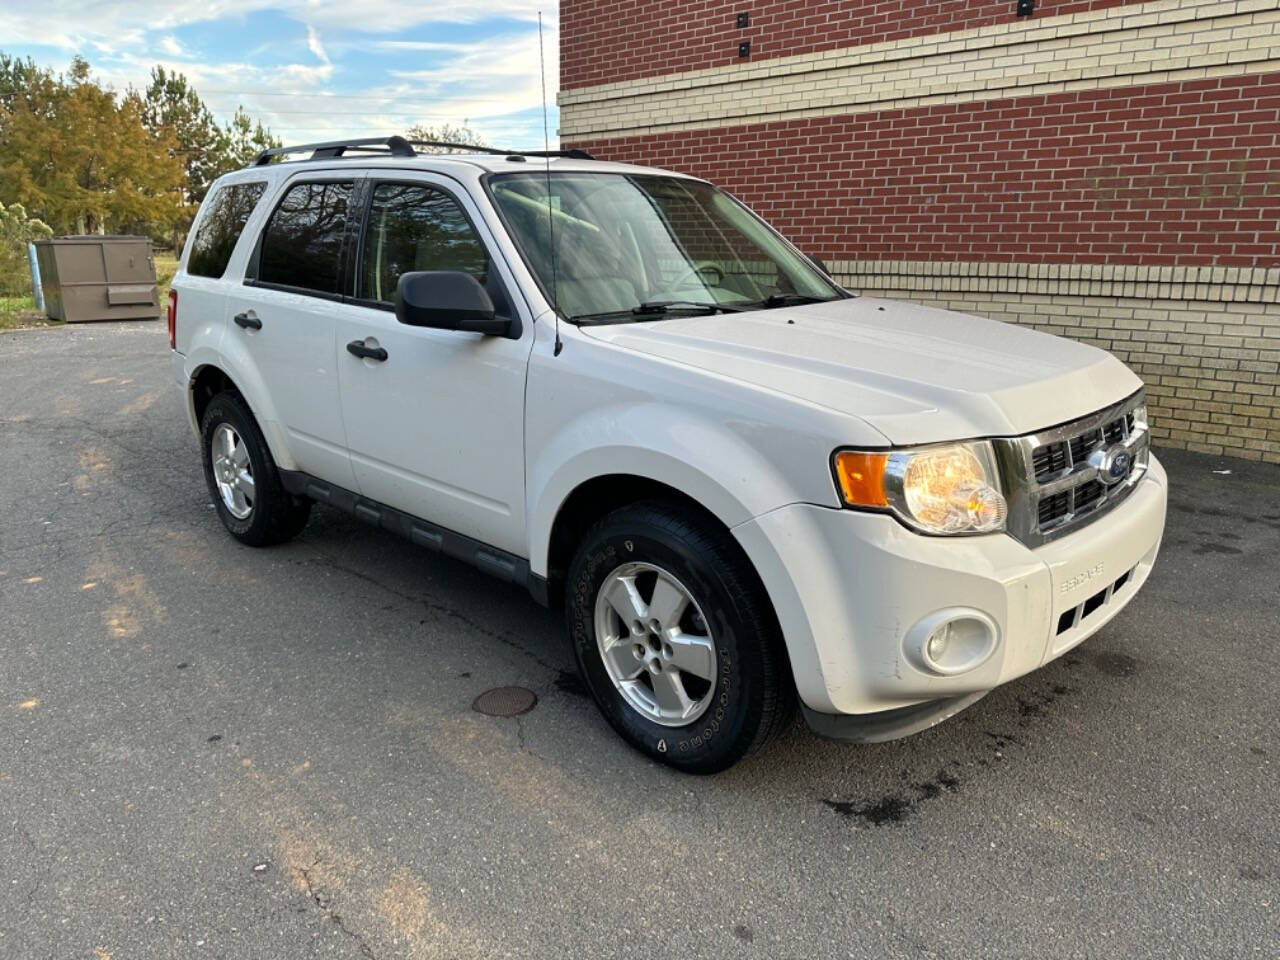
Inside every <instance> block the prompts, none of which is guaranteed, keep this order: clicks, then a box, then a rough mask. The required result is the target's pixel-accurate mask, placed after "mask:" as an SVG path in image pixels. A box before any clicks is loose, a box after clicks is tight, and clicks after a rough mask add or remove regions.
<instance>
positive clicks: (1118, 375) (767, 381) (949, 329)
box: [582, 297, 1142, 445]
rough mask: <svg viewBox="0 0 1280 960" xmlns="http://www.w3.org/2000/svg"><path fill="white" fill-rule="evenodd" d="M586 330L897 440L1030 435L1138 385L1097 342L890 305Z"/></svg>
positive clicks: (837, 305) (836, 304)
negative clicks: (809, 405)
mask: <svg viewBox="0 0 1280 960" xmlns="http://www.w3.org/2000/svg"><path fill="white" fill-rule="evenodd" d="M582 330H583V332H584V333H585V334H587V335H589V336H591V337H594V338H597V339H600V340H605V341H608V342H610V343H613V344H616V345H618V346H620V347H625V348H627V349H630V350H636V351H639V352H641V353H646V354H650V355H652V356H655V357H662V358H665V359H667V360H672V361H676V362H678V363H682V364H687V365H690V366H693V367H698V368H701V369H703V370H707V371H710V372H713V373H716V374H719V375H722V376H726V377H731V378H733V379H736V380H739V381H743V382H745V383H750V384H753V385H756V386H759V387H762V388H765V389H769V390H773V391H777V392H779V393H783V394H787V395H789V396H792V397H795V398H797V399H799V400H803V401H806V402H809V403H814V404H819V405H821V406H824V407H827V408H829V409H832V410H835V411H838V412H840V413H844V414H848V415H851V416H855V417H858V418H860V419H862V420H864V421H866V422H867V423H869V424H870V425H871V426H873V427H874V428H875V429H877V430H878V431H879V432H880V433H882V434H884V436H885V437H886V438H887V439H888V440H889V442H891V443H894V444H903V445H905V444H916V443H934V442H938V441H944V440H959V439H965V438H971V437H983V436H1002V435H1005V436H1007V435H1014V434H1023V433H1031V432H1033V431H1035V430H1040V429H1043V428H1045V427H1049V426H1053V425H1055V424H1059V423H1062V422H1064V421H1067V420H1072V419H1075V418H1077V417H1082V416H1084V415H1086V414H1089V413H1092V412H1094V411H1095V410H1098V409H1099V408H1101V407H1104V406H1106V405H1107V404H1109V403H1113V402H1116V401H1118V400H1121V399H1123V398H1124V397H1127V396H1128V395H1129V394H1131V393H1133V392H1134V391H1135V390H1137V389H1138V388H1139V387H1141V386H1142V381H1140V380H1139V379H1138V377H1137V376H1135V375H1134V373H1133V372H1132V371H1131V370H1129V368H1128V367H1126V366H1125V365H1124V364H1123V363H1121V362H1120V361H1119V360H1117V359H1116V358H1115V357H1113V356H1112V355H1111V354H1109V353H1107V352H1106V351H1104V350H1099V349H1098V348H1096V347H1091V346H1088V345H1086V344H1083V343H1078V342H1076V341H1074V340H1066V339H1063V338H1062V337H1055V336H1051V335H1049V334H1045V333H1039V332H1037V331H1035V330H1030V329H1027V328H1025V327H1019V326H1015V325H1013V324H1008V323H1002V322H1000V321H997V320H985V319H983V318H981V317H973V316H969V315H967V314H963V313H952V312H951V311H948V310H938V309H935V308H932V307H924V306H919V305H917V304H911V303H904V302H902V301H898V300H878V299H870V298H865V297H856V298H853V299H849V300H835V301H832V302H830V303H815V304H809V305H806V306H799V307H788V308H784V309H776V310H758V311H752V312H750V313H741V314H718V315H715V316H710V317H678V318H674V319H671V320H662V321H656V322H648V323H623V324H610V325H603V326H594V327H583V328H582Z"/></svg>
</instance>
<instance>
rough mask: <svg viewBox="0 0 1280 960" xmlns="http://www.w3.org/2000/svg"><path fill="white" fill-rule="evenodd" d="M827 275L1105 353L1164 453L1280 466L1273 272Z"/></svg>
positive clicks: (848, 267)
mask: <svg viewBox="0 0 1280 960" xmlns="http://www.w3.org/2000/svg"><path fill="white" fill-rule="evenodd" d="M829 266H831V268H832V271H833V273H835V274H836V277H837V279H839V280H840V282H841V283H843V284H845V285H846V286H848V287H849V288H850V289H852V290H859V291H861V292H863V293H865V294H866V295H868V296H879V297H890V298H894V299H900V300H911V301H914V302H917V303H926V304H930V305H933V306H939V307H944V308H946V309H948V310H958V311H962V312H965V313H972V314H978V315H979V316H985V317H992V318H993V319H997V320H1003V321H1006V322H1009V323H1019V324H1024V325H1026V326H1030V327H1034V328H1036V329H1037V330H1043V331H1045V332H1047V333H1054V334H1059V335H1061V336H1066V337H1072V338H1074V339H1077V340H1082V341H1084V342H1086V343H1091V344H1094V345H1095V346H1099V347H1102V348H1103V349H1105V350H1110V351H1111V352H1112V353H1114V354H1115V355H1116V356H1117V357H1119V358H1120V359H1121V360H1123V361H1124V362H1125V363H1127V364H1129V365H1130V366H1131V367H1133V369H1134V370H1135V371H1137V373H1138V375H1139V376H1141V377H1142V379H1143V380H1144V381H1146V384H1147V397H1148V402H1149V405H1150V410H1151V420H1152V436H1153V439H1154V440H1155V442H1156V443H1157V444H1158V445H1163V446H1168V447H1178V448H1182V449H1187V450H1195V451H1199V452H1201V453H1212V454H1226V455H1229V456H1234V457H1242V458H1245V459H1248V460H1266V461H1269V462H1272V463H1280V304H1277V302H1276V300H1277V289H1278V288H1277V284H1276V282H1275V280H1274V278H1271V277H1270V276H1269V273H1271V272H1275V271H1270V272H1268V271H1264V270H1249V269H1241V270H1238V271H1237V270H1227V269H1223V268H1220V267H1219V268H1213V267H1204V268H1178V267H1163V268H1162V267H1152V268H1147V267H1115V268H1109V267H1090V266H1089V265H1083V266H1082V265H1067V264H1062V265H1059V264H986V263H972V264H955V263H877V262H842V263H832V264H830V265H829ZM1091 272H1092V274H1093V275H1091ZM1019 274H1021V275H1020V276H1019ZM1151 274H1154V275H1155V276H1154V277H1153V276H1151ZM1162 274H1163V276H1162ZM1175 278H1176V279H1175ZM1255 278H1256V280H1257V282H1256V283H1255V282H1253V281H1254V280H1255ZM1215 279H1216V281H1217V282H1215ZM1242 281H1243V282H1242ZM1175 291H1176V298H1172V297H1171V294H1174V292H1175ZM1100 294H1101V295H1100Z"/></svg>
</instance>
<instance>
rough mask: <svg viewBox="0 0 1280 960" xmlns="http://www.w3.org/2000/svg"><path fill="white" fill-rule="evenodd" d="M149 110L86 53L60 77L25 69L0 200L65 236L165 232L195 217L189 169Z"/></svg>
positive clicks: (5, 136) (4, 139)
mask: <svg viewBox="0 0 1280 960" xmlns="http://www.w3.org/2000/svg"><path fill="white" fill-rule="evenodd" d="M144 115H145V105H144V102H143V100H142V98H141V97H140V96H139V95H138V94H136V93H132V92H131V93H129V94H126V95H125V96H124V97H122V98H120V99H119V100H117V98H116V95H115V93H114V92H112V91H111V90H109V89H106V88H104V87H102V86H100V85H99V84H98V83H97V82H96V81H94V80H93V78H92V76H91V74H90V70H89V64H88V63H87V62H85V61H84V60H83V59H81V58H80V57H76V58H75V60H73V61H72V64H71V67H70V69H69V70H68V72H67V74H65V75H61V76H57V77H54V76H53V75H52V74H40V73H39V72H37V73H36V74H35V75H26V73H25V71H24V78H23V83H22V84H21V89H17V90H16V91H15V92H14V93H13V94H12V97H11V102H10V103H9V104H8V105H7V106H6V107H5V108H4V111H3V116H2V117H0V196H2V197H4V198H5V199H7V200H10V201H13V200H17V201H19V202H21V203H23V204H25V205H26V207H27V208H28V209H29V210H31V211H32V212H33V213H35V214H36V215H37V216H39V217H40V218H41V219H42V220H44V221H45V222H47V223H48V224H49V225H50V226H51V227H52V228H53V229H54V230H56V231H57V232H59V233H71V232H77V233H90V232H104V231H105V230H107V229H108V228H110V229H113V230H119V229H132V230H136V229H139V228H141V229H148V228H151V229H152V230H158V231H163V230H166V229H168V228H169V227H171V226H172V225H174V224H175V223H177V222H178V221H180V220H181V219H182V218H183V217H185V216H187V215H188V209H187V204H186V202H185V198H184V196H183V191H184V189H185V187H186V173H185V171H184V169H183V165H182V162H181V160H180V159H179V157H178V145H177V142H176V141H175V140H174V138H173V135H172V133H170V132H168V131H165V130H161V131H152V130H149V129H148V128H147V126H146V124H145V123H144Z"/></svg>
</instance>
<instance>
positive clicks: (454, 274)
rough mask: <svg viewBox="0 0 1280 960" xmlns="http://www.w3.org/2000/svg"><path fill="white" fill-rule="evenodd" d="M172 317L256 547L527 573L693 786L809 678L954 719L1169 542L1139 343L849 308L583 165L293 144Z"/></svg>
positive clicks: (654, 190) (882, 728) (642, 173)
mask: <svg viewBox="0 0 1280 960" xmlns="http://www.w3.org/2000/svg"><path fill="white" fill-rule="evenodd" d="M299 153H306V154H309V156H307V157H305V158H304V159H301V160H295V161H289V160H287V156H290V155H296V154H299ZM277 161H282V162H277ZM169 323H170V339H171V345H172V347H173V350H174V352H173V372H174V376H175V378H176V379H177V382H178V384H179V385H180V386H181V387H182V388H183V390H185V391H186V395H187V398H188V406H189V411H190V416H191V422H192V424H193V425H194V426H195V428H196V431H197V432H198V434H199V436H200V443H201V449H202V451H203V454H204V467H205V474H206V476H207V478H208V482H209V490H210V493H211V495H212V497H213V500H214V503H215V504H216V506H217V509H218V513H219V515H220V516H221V518H222V521H223V523H224V524H225V525H226V527H227V529H228V530H229V531H230V532H231V533H232V535H233V536H235V537H237V538H238V539H240V540H241V541H243V542H245V543H249V544H254V545H264V544H271V543H279V542H281V541H283V540H286V539H288V538H289V537H292V536H294V535H295V534H297V533H298V532H299V531H300V530H301V529H302V527H303V525H304V524H305V523H306V521H307V516H308V513H309V511H310V509H311V505H312V504H313V503H315V502H319V503H323V504H328V505H330V506H333V507H337V508H339V509H342V510H346V511H349V512H350V513H353V514H354V515H355V516H357V517H359V518H361V519H363V520H367V521H369V522H371V523H374V524H378V525H380V526H383V527H386V528H387V529H389V530H393V531H395V532H397V533H400V534H402V535H404V536H406V537H408V538H410V539H411V540H413V541H415V542H417V543H420V544H422V545H423V546H426V547H431V548H433V549H435V550H438V551H441V552H443V553H446V554H448V555H450V556H453V557H456V558H459V559H462V560H466V561H469V562H471V563H473V564H475V565H476V566H478V567H480V568H482V569H484V570H486V571H488V572H490V573H492V574H494V575H496V576H498V577H500V578H502V579H505V580H510V581H514V582H517V583H522V584H525V585H527V586H528V588H529V590H530V592H531V593H532V594H533V596H534V597H535V598H537V599H538V600H539V601H541V602H543V603H547V604H552V605H556V606H561V605H562V606H563V609H564V613H565V619H566V621H567V623H568V634H569V641H570V643H571V644H572V647H573V651H574V654H575V656H576V659H577V663H578V667H579V669H580V671H581V673H582V677H583V680H584V681H585V682H586V685H587V687H588V688H589V689H590V690H591V693H592V695H593V696H594V698H595V700H596V702H597V703H598V704H599V706H600V709H601V711H602V712H603V713H604V715H605V717H606V718H607V719H608V721H609V722H610V723H611V724H612V725H613V726H614V727H615V728H616V729H617V731H618V732H619V733H620V734H621V735H622V736H623V737H624V738H626V739H627V740H628V741H629V742H630V743H632V744H633V745H634V746H636V747H637V748H639V749H640V750H642V751H644V752H646V753H647V754H649V755H650V756H652V757H654V758H655V759H658V760H661V761H662V762H664V763H668V764H671V765H672V766H675V767H678V768H680V769H683V770H688V771H694V772H709V771H715V770H720V769H723V768H725V767H727V766H729V765H731V764H733V763H735V762H736V761H737V760H739V759H741V758H742V757H743V756H745V755H746V754H748V753H750V752H751V751H752V750H754V749H755V748H757V747H759V746H760V745H761V744H762V743H764V742H765V741H766V740H767V739H768V738H769V737H770V736H771V735H772V734H773V733H775V732H777V731H778V730H779V729H781V728H782V726H783V725H784V724H785V723H786V721H787V720H788V718H789V716H790V715H791V711H792V705H793V704H794V702H795V697H796V695H797V694H798V698H799V701H800V705H801V708H802V710H803V712H804V715H805V717H806V719H807V720H808V722H809V724H810V725H811V726H812V727H813V728H814V729H815V730H816V731H818V732H819V733H820V734H823V735H825V736H829V737H835V738H839V739H845V740H854V741H864V742H865V741H873V740H885V739H890V738H893V737H898V736H903V735H905V734H908V733H912V732H915V731H917V730H921V729H924V728H926V727H928V726H931V725H933V724H935V723H937V722H939V721H940V720H942V719H944V718H945V717H947V716H950V715H951V714H953V713H955V712H956V711H958V710H960V709H962V708H964V707H965V706H967V705H969V704H971V703H973V702H974V701H975V700H976V699H978V698H979V697H981V696H982V695H983V694H985V693H987V692H988V691H990V690H991V689H992V688H994V687H995V686H997V685H998V684H1001V683H1004V682H1006V681H1008V680H1011V679H1013V678H1015V677H1018V676H1021V675H1023V674H1025V673H1027V672H1028V671H1031V670H1034V669H1035V668H1037V667H1039V666H1041V665H1042V664H1044V663H1046V662H1048V661H1049V660H1052V659H1053V658H1055V657H1057V656H1059V655H1061V654H1062V653H1063V652H1064V651H1066V650H1068V649H1070V648H1071V647H1073V646H1075V645H1076V644H1078V643H1080V642H1081V641H1082V640H1084V639H1085V638H1086V637H1087V636H1089V635H1090V634H1092V633H1094V632H1095V631H1096V630H1098V628H1099V627H1101V626H1102V625H1103V624H1105V623H1106V622H1107V621H1108V620H1110V619H1111V618H1112V617H1114V616H1115V615H1116V614H1117V613H1118V612H1119V611H1120V610H1121V609H1122V608H1123V607H1124V606H1125V604H1127V603H1128V602H1129V601H1130V600H1131V599H1132V598H1133V596H1134V594H1135V592H1136V591H1137V590H1138V589H1139V588H1140V587H1141V586H1142V583H1143V581H1145V580H1146V578H1147V575H1148V573H1149V572H1150V570H1151V566H1152V563H1153V562H1154V560H1155V556H1156V551H1157V549H1158V548H1159V544H1160V537H1161V533H1162V530H1163V527H1164V516H1165V499H1166V497H1165V487H1166V479H1165V473H1164V471H1163V470H1162V469H1161V467H1160V465H1159V463H1158V462H1157V461H1156V460H1155V459H1154V458H1153V457H1152V456H1151V455H1150V453H1149V439H1148V431H1147V415H1146V407H1145V404H1144V402H1143V394H1142V384H1141V382H1140V381H1139V380H1138V378H1137V377H1136V376H1134V374H1133V373H1132V372H1131V371H1130V370H1129V369H1128V368H1126V367H1125V366H1124V365H1123V364H1122V363H1120V362H1119V361H1118V360H1116V359H1115V358H1114V357H1112V356H1111V355H1110V354H1108V353H1105V352H1103V351H1101V350H1098V349H1095V348H1093V347H1090V346H1086V345H1084V344H1081V343H1076V342H1073V341H1070V340H1062V339H1058V338H1055V337H1051V336H1047V335H1044V334H1040V333H1036V332H1033V331H1030V330H1026V329H1022V328H1019V327H1014V326H1007V325H1005V324H1001V323H998V322H993V321H989V320H983V319H979V318H976V317H970V316H964V315H961V314H955V313H947V312H944V311H940V310H934V309H928V308H924V307H920V306H915V305H910V304H905V303H899V302H894V301H885V300H875V299H870V298H866V297H857V296H853V295H851V294H850V293H848V292H847V291H845V290H842V289H841V288H840V287H839V286H837V285H836V284H835V283H834V282H833V281H832V280H831V279H830V277H829V276H827V274H826V272H825V269H824V268H823V267H822V265H821V263H820V262H819V261H816V260H812V259H810V258H808V257H805V256H804V255H802V254H801V253H799V252H798V251H797V250H796V249H795V248H794V247H793V246H791V244H789V243H788V242H787V241H786V240H784V239H783V238H782V237H781V236H779V235H778V234H777V233H776V232H774V231H773V230H772V229H771V228H770V227H769V226H768V225H767V224H765V223H764V222H763V221H761V220H760V219H759V218H758V217H756V216H755V215H753V214H752V213H751V212H750V211H749V210H748V209H746V208H745V207H744V206H742V205H741V204H740V203H738V202H737V201H735V200H734V199H733V198H732V197H730V196H729V195H727V194H725V193H723V192H722V191H720V190H718V189H716V188H715V187H713V186H711V185H710V184H708V183H705V182H703V181H701V180H696V179H693V178H690V177H686V176H681V175H679V174H674V173H668V172H665V171H660V170H653V169H645V168H641V167H632V166H626V165H621V164H615V163H601V162H595V161H593V160H591V159H590V157H588V156H586V155H585V154H581V153H577V152H569V153H561V154H555V155H553V156H545V155H541V154H520V153H506V152H500V153H499V152H494V153H492V154H485V153H476V154H474V155H447V156H446V155H439V154H437V155H423V154H420V153H419V152H417V151H415V149H414V147H413V146H412V145H411V144H410V143H408V142H406V141H404V140H402V139H400V138H398V137H393V138H390V139H386V140H378V141H368V140H365V141H354V142H343V143H330V144H309V145H306V146H305V147H294V148H287V149H284V150H278V151H268V152H267V153H266V154H264V155H263V156H261V157H260V158H259V159H258V161H257V162H256V163H255V165H254V166H252V167H250V168H249V169H246V170H241V171H239V172H236V173H233V174H230V175H228V176H225V177H223V178H221V179H220V180H219V181H218V182H217V183H216V184H215V185H214V187H213V189H212V190H210V192H209V195H208V197H207V198H206V199H205V201H204V204H203V206H202V207H201V211H200V215H199V218H198V219H197V221H196V224H195V227H194V229H193V230H192V233H191V237H190V239H189V240H188V243H187V246H186V249H185V251H184V252H183V257H182V263H181V266H180V268H179V270H178V273H177V276H176V277H175V278H174V282H173V291H172V293H171V294H170V301H169Z"/></svg>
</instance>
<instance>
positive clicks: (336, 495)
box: [280, 470, 548, 607]
mask: <svg viewBox="0 0 1280 960" xmlns="http://www.w3.org/2000/svg"><path fill="white" fill-rule="evenodd" d="M280 482H281V483H282V484H283V485H284V488H285V489H286V490H288V491H289V492H290V493H292V494H293V495H294V496H296V497H307V498H309V499H311V500H314V501H315V502H316V503H323V504H325V505H326V506H330V507H333V508H335V509H337V510H341V511H342V512H343V513H348V514H350V515H351V516H353V517H355V518H356V519H357V520H363V521H364V522H365V523H369V524H372V525H373V526H375V527H381V528H382V529H383V530H389V531H391V532H392V533H395V534H399V535H400V536H402V537H404V538H405V539H406V540H410V541H412V542H413V543H416V544H418V546H421V547H426V548H427V549H428V550H434V551H435V552H437V553H443V554H444V555H445V556H448V557H453V558H454V559H455V560H461V561H463V562H464V563H469V564H471V566H473V567H476V568H478V569H480V570H483V571H484V572H485V573H487V574H489V575H490V576H493V577H497V578H498V579H499V580H504V581H506V582H507V583H516V584H519V585H521V586H523V587H525V588H526V589H527V590H528V591H529V593H530V594H532V595H533V598H534V599H535V600H537V601H538V602H539V603H540V604H542V605H543V606H544V607H545V606H547V602H548V592H547V581H546V579H545V578H543V577H539V576H537V575H536V574H534V573H533V572H532V571H530V569H529V561H528V560H525V559H524V558H523V557H517V556H516V555H515V554H513V553H507V552H506V551H505V550H499V549H498V548H497V547H491V546H489V544H487V543H481V542H480V541H479V540H475V539H473V538H471V537H468V536H464V535H463V534H461V533H455V532H454V531H452V530H446V529H445V528H444V527H440V526H437V525H436V524H434V523H429V522H428V521H426V520H422V519H420V518H418V517H415V516H413V515H412V514H408V513H405V512H404V511H403V510H397V509H395V508H394V507H388V506H387V505H386V504H383V503H378V501H376V500H370V499H369V498H368V497H362V496H360V494H358V493H356V492H354V491H352V490H348V489H346V488H345V487H340V486H338V485H337V484H333V483H329V482H327V481H325V480H321V479H319V478H318V477H313V476H311V474H309V473H303V472H302V471H300V470H281V471H280Z"/></svg>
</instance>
